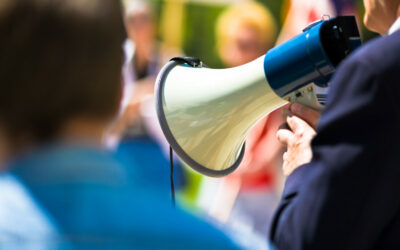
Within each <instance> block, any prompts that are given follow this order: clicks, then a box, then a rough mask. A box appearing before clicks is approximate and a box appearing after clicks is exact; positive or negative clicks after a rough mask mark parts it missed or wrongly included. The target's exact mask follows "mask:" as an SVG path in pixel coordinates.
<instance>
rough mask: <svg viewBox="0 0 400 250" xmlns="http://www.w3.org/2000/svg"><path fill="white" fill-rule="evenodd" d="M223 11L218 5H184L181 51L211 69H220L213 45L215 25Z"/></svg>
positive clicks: (220, 65) (219, 62)
mask: <svg viewBox="0 0 400 250" xmlns="http://www.w3.org/2000/svg"><path fill="white" fill-rule="evenodd" d="M223 9H224V7H222V6H220V5H211V6H210V5H203V4H197V3H188V4H186V12H185V21H184V30H183V37H184V40H183V51H184V52H185V54H186V55H188V56H194V57H198V58H199V59H201V60H202V61H203V62H204V63H205V64H206V65H208V66H209V67H212V68H220V67H222V62H221V60H220V59H219V57H218V53H217V50H216V44H215V23H216V20H217V18H218V16H219V14H220V13H221V12H222V11H223Z"/></svg>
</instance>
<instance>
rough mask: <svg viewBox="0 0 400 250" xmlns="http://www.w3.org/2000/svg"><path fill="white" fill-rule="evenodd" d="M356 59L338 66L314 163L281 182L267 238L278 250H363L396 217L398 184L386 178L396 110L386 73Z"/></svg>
mask: <svg viewBox="0 0 400 250" xmlns="http://www.w3.org/2000/svg"><path fill="white" fill-rule="evenodd" d="M361 59H362V56H359V57H352V58H351V60H348V61H346V62H344V63H343V65H342V66H341V67H339V69H338V71H337V73H336V76H335V78H334V80H333V82H332V89H331V92H330V94H329V97H328V103H327V105H326V108H325V110H324V112H323V115H322V118H321V121H320V125H319V127H318V129H317V130H318V135H317V136H316V138H315V139H314V140H313V143H312V148H313V160H312V161H311V163H309V164H306V165H304V166H301V167H299V168H298V169H296V170H295V171H294V172H293V173H292V174H291V175H290V176H289V177H288V178H287V180H286V183H285V188H284V192H283V196H282V199H281V202H280V205H279V207H278V210H277V212H276V214H275V217H274V219H273V223H272V227H271V235H270V237H271V241H272V242H273V244H275V245H276V247H277V248H278V249H366V248H368V247H371V246H373V244H374V242H376V241H377V237H378V235H379V230H384V228H385V227H387V226H388V224H389V223H390V220H391V218H392V217H393V216H394V215H395V213H396V209H397V208H398V204H397V203H396V202H395V200H398V199H394V197H393V195H394V194H393V193H396V192H393V190H392V189H393V185H395V186H397V187H399V184H394V183H398V182H399V181H398V180H396V178H395V176H391V174H388V173H390V171H392V170H391V169H388V168H390V167H392V166H393V164H392V161H393V158H392V159H390V158H389V157H386V156H387V155H391V154H392V155H393V154H395V155H396V153H395V151H393V150H394V149H393V147H391V146H390V144H392V143H393V144H392V145H395V144H394V143H397V144H398V142H394V140H395V138H393V135H391V133H390V132H393V131H396V124H395V123H394V122H392V121H390V120H389V121H388V117H391V116H393V114H392V113H391V112H392V111H391V110H393V109H391V108H390V106H391V105H393V106H395V105H396V104H395V100H394V98H393V95H392V94H391V93H390V90H389V88H388V87H387V85H388V84H389V82H390V81H391V79H386V78H387V77H389V78H390V77H391V76H390V74H383V75H379V74H377V73H375V69H374V68H373V67H372V66H371V64H368V63H367V61H368V60H365V58H364V59H363V60H361ZM385 77H386V78H385ZM393 91H394V90H393ZM382 132H385V133H382ZM386 145H389V146H386ZM393 171H397V173H398V171H399V170H393ZM392 173H393V172H392Z"/></svg>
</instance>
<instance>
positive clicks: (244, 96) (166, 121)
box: [155, 16, 361, 177]
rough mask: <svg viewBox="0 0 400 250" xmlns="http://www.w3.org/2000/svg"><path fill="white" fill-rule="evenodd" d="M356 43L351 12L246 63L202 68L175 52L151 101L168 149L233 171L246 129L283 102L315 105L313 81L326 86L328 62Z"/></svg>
mask: <svg viewBox="0 0 400 250" xmlns="http://www.w3.org/2000/svg"><path fill="white" fill-rule="evenodd" d="M359 45H361V39H360V35H359V32H358V28H357V24H356V20H355V18H354V17H352V16H343V17H336V18H332V19H329V20H321V21H318V22H316V23H313V24H311V25H310V26H308V27H307V28H306V29H305V30H304V32H303V33H302V34H300V35H298V36H297V37H295V38H293V39H291V40H289V41H288V42H286V43H284V44H281V45H279V46H278V47H275V48H273V49H271V50H269V51H268V52H267V53H266V54H265V55H264V56H262V57H260V58H258V59H256V60H254V61H253V62H250V63H248V64H245V65H242V66H239V67H235V68H230V69H209V68H206V67H203V66H202V63H201V62H200V61H199V60H196V59H192V58H175V59H173V60H171V61H170V62H169V63H168V64H167V65H165V66H164V68H163V69H162V70H161V72H160V73H159V75H158V78H157V83H156V91H155V95H156V107H157V115H158V118H159V122H160V124H161V128H162V130H163V132H164V135H165V136H166V139H167V140H168V142H169V143H170V145H171V147H172V149H173V150H174V151H175V152H176V153H177V154H178V156H179V157H180V158H181V159H182V160H183V161H184V162H185V163H186V164H188V165H189V166H190V167H192V168H193V169H195V170H197V171H198V172H200V173H202V174H205V175H208V176H214V177H217V176H224V175H227V174H229V173H231V172H232V171H234V170H235V169H236V168H237V167H238V166H239V164H240V162H241V160H242V157H243V154H244V148H245V146H244V143H245V139H246V136H247V134H248V133H249V131H250V130H251V128H252V127H253V126H254V125H255V124H256V123H257V121H259V120H260V119H261V118H263V117H265V116H266V115H268V114H269V113H270V112H272V111H274V110H275V109H277V108H279V107H281V106H283V105H285V104H286V103H287V102H288V101H289V102H299V103H302V104H305V105H307V106H310V107H313V108H315V109H321V108H322V107H323V106H322V105H321V104H320V103H319V102H318V98H317V96H316V93H315V85H314V84H316V85H318V86H323V87H326V86H327V82H328V81H329V78H330V76H331V75H332V74H333V72H334V71H335V67H336V66H337V65H338V64H339V63H340V62H341V61H342V60H343V59H344V58H345V57H346V56H347V55H348V54H349V53H350V52H352V51H353V50H355V48H357V47H358V46H359Z"/></svg>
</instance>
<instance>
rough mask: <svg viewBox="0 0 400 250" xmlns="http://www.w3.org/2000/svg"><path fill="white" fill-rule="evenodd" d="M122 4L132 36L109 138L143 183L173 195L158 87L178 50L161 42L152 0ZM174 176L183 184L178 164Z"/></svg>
mask: <svg viewBox="0 0 400 250" xmlns="http://www.w3.org/2000/svg"><path fill="white" fill-rule="evenodd" d="M123 7H124V24H125V29H126V32H127V35H128V37H127V39H126V40H125V42H124V45H123V49H124V55H125V60H124V65H123V84H124V89H123V97H122V101H121V108H120V117H119V119H117V121H116V123H115V124H114V127H113V129H112V132H111V135H110V137H109V140H108V143H109V144H115V145H114V147H115V151H116V157H117V158H118V159H119V160H121V161H123V162H124V163H125V164H124V165H126V166H128V171H129V172H133V174H134V175H136V176H138V175H140V176H141V178H140V179H139V180H138V181H140V182H141V183H142V185H149V186H150V187H152V188H157V189H159V190H160V191H162V192H164V193H166V194H169V188H170V180H169V169H168V166H169V159H168V149H169V147H168V146H169V145H168V143H167V142H166V140H165V138H164V135H163V133H162V131H161V128H160V126H159V123H158V119H157V115H156V112H155V107H154V99H153V92H154V84H155V81H156V77H157V74H158V72H159V70H160V69H161V67H162V66H163V65H164V64H165V63H166V62H168V60H169V59H170V58H172V57H173V56H177V54H179V52H178V51H177V50H173V49H167V48H165V46H164V45H163V44H162V43H160V42H158V41H157V37H156V36H157V19H156V16H155V13H154V10H153V8H152V6H151V5H150V4H149V3H148V2H147V1H144V0H124V1H123ZM111 146H112V145H111ZM129 165H132V166H134V165H135V166H137V168H138V169H132V168H130V167H129ZM174 177H175V183H176V186H177V188H178V189H179V187H181V186H182V185H183V182H184V181H183V173H182V169H181V167H180V166H179V165H178V164H177V166H176V167H175V173H174Z"/></svg>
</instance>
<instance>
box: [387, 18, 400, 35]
mask: <svg viewBox="0 0 400 250" xmlns="http://www.w3.org/2000/svg"><path fill="white" fill-rule="evenodd" d="M399 29H400V17H398V18H397V20H396V21H395V22H394V23H393V24H392V26H391V27H390V29H389V32H388V34H389V35H391V34H393V33H394V32H396V31H398V30H399Z"/></svg>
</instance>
